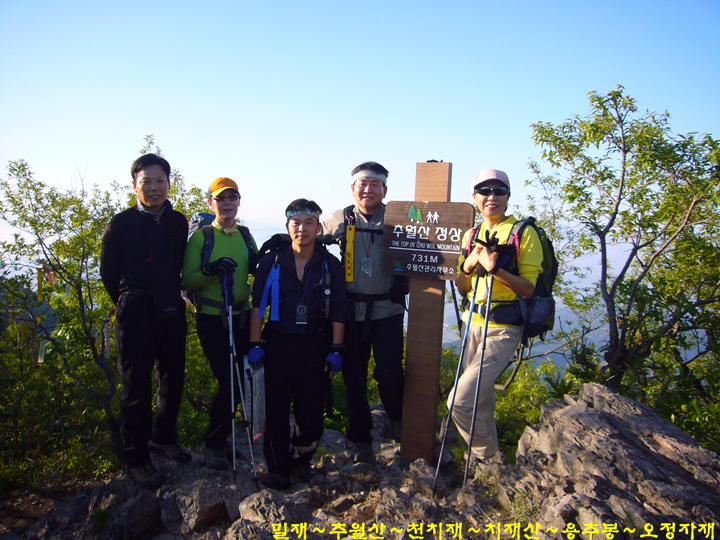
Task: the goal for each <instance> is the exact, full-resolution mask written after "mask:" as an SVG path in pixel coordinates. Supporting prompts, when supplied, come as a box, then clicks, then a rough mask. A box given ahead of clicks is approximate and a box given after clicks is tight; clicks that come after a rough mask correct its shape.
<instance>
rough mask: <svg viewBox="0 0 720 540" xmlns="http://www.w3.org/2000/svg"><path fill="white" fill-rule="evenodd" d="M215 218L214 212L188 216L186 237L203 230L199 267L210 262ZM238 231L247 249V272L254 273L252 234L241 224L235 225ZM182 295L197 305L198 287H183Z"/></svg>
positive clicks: (255, 255) (254, 253) (213, 242)
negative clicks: (189, 288)
mask: <svg viewBox="0 0 720 540" xmlns="http://www.w3.org/2000/svg"><path fill="white" fill-rule="evenodd" d="M214 220H215V214H210V213H209V212H195V213H194V214H193V215H192V218H190V225H189V227H188V238H190V237H191V236H192V235H193V233H194V232H195V231H197V230H199V229H202V232H203V245H202V249H201V250H200V268H202V267H203V266H205V265H206V264H207V263H208V262H210V254H211V253H212V250H213V245H214V244H215V231H213V227H212V222H213V221H214ZM236 227H237V229H238V231H239V232H240V234H241V235H242V237H243V240H245V245H246V246H247V249H248V274H255V270H256V268H257V263H258V254H257V251H256V248H255V242H253V239H252V236H251V235H250V229H248V228H247V227H245V226H243V225H236ZM182 296H183V298H184V299H185V300H187V301H188V302H190V303H191V304H192V305H193V306H196V307H197V305H198V303H199V302H200V289H195V290H193V291H187V290H185V289H183V291H182Z"/></svg>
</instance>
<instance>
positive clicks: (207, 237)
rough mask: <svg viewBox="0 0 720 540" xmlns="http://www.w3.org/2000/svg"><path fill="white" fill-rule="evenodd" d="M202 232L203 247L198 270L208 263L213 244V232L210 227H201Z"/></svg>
mask: <svg viewBox="0 0 720 540" xmlns="http://www.w3.org/2000/svg"><path fill="white" fill-rule="evenodd" d="M202 231H203V245H202V249H201V250H200V268H203V267H204V266H205V265H206V264H207V263H208V262H210V254H211V253H212V249H213V245H214V244H215V231H213V228H212V225H203V228H202Z"/></svg>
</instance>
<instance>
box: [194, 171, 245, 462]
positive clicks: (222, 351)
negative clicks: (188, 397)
mask: <svg viewBox="0 0 720 540" xmlns="http://www.w3.org/2000/svg"><path fill="white" fill-rule="evenodd" d="M208 206H209V207H210V209H211V210H212V211H213V213H214V214H215V219H214V221H213V222H212V225H210V226H208V227H210V229H211V230H209V231H207V233H208V234H210V233H211V234H212V243H211V248H210V250H211V251H210V252H209V253H205V254H204V253H203V248H204V246H205V245H206V236H205V235H206V231H205V230H204V229H203V228H200V229H198V230H197V231H195V232H194V233H193V234H192V235H191V236H190V238H189V240H188V245H187V249H186V250H185V259H184V262H183V286H184V287H185V289H186V290H188V291H193V290H194V291H197V292H196V293H195V299H196V309H197V314H196V316H195V321H196V325H197V332H198V337H199V338H200V344H201V345H202V348H203V352H204V353H205V356H206V357H207V359H208V363H209V364H210V369H211V370H212V372H213V375H215V378H216V379H217V382H218V390H217V393H216V394H215V396H214V397H213V399H212V402H211V404H210V423H209V425H208V429H207V431H206V432H205V436H204V439H205V466H206V467H208V468H210V469H215V470H225V469H227V468H228V466H229V464H228V460H227V457H226V449H225V445H226V441H227V438H228V435H230V433H231V431H232V419H233V414H232V411H234V410H235V409H236V407H237V403H238V402H239V397H240V388H239V386H238V381H237V378H236V377H233V378H231V377H230V366H229V358H230V343H229V339H228V331H229V330H228V328H229V326H228V322H229V321H228V320H227V310H226V307H225V295H226V294H228V295H230V296H231V297H232V298H231V304H232V329H233V338H234V340H235V348H236V350H237V353H238V358H242V354H247V351H248V342H249V326H248V324H247V315H248V311H249V309H250V303H249V302H248V298H249V297H250V287H249V285H248V274H253V273H255V262H254V261H255V258H256V255H257V247H256V245H255V241H254V240H253V239H252V236H250V233H249V231H247V229H245V231H244V232H243V231H242V226H240V225H238V224H237V213H238V208H239V206H240V192H239V190H238V185H237V183H235V181H234V180H232V179H230V178H226V177H220V178H216V179H215V180H213V181H212V182H211V183H210V189H209V190H208ZM246 238H248V239H249V240H250V242H249V243H248V242H247V241H246ZM203 259H206V260H203ZM236 360H237V358H236ZM242 369H243V368H242V366H240V371H241V372H242ZM233 385H234V388H232V386H233ZM233 396H234V397H235V403H234V404H233V405H232V406H231V404H230V402H231V400H232V397H233Z"/></svg>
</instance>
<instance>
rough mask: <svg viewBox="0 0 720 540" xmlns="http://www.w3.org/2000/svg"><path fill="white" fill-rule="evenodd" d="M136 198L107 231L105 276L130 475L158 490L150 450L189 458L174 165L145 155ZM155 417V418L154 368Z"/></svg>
mask: <svg viewBox="0 0 720 540" xmlns="http://www.w3.org/2000/svg"><path fill="white" fill-rule="evenodd" d="M130 172H131V175H132V179H133V188H134V189H135V192H136V193H137V196H138V203H137V205H136V206H133V207H132V208H128V209H127V210H125V211H123V212H120V213H119V214H116V215H115V216H113V218H112V219H111V220H110V223H108V225H107V227H106V228H105V232H104V234H103V239H102V248H101V252H100V275H101V277H102V280H103V284H104V285H105V288H106V289H107V291H108V293H109V294H110V297H111V298H112V300H113V302H115V304H116V305H117V314H116V318H115V345H116V347H117V350H118V369H119V371H120V377H121V378H122V383H123V390H122V394H121V396H120V422H121V430H122V434H123V446H124V450H125V460H126V462H125V466H126V470H127V472H128V474H129V476H130V477H131V478H132V479H133V480H135V481H136V482H137V483H138V484H139V485H140V486H142V487H144V488H147V489H155V488H157V487H158V486H160V485H161V484H162V482H163V481H164V477H163V475H162V474H161V473H160V472H158V471H157V470H155V468H154V467H153V466H152V463H151V461H150V450H153V451H156V452H161V453H164V454H165V455H166V456H167V457H168V458H170V459H172V460H174V461H177V462H180V463H187V462H189V461H190V460H191V456H190V454H189V453H188V452H187V451H185V450H184V449H183V448H182V447H181V446H180V445H179V444H178V442H177V416H178V411H179V409H180V400H181V397H182V390H183V385H184V383H185V337H186V334H187V326H186V322H185V301H184V300H183V299H182V297H181V296H180V290H181V278H180V271H181V269H182V263H183V253H184V251H185V244H186V242H187V233H188V224H187V220H186V218H185V216H184V215H183V214H181V213H180V212H177V211H175V210H173V207H172V204H170V201H169V200H167V194H168V189H169V186H170V164H169V163H168V162H167V160H165V159H164V158H162V157H159V156H157V155H155V154H145V155H143V156H141V157H139V158H138V159H137V160H135V162H134V163H133V164H132V167H131V169H130ZM153 367H155V379H156V382H157V388H158V393H157V416H156V418H155V424H154V426H153V419H152V379H151V377H152V372H153Z"/></svg>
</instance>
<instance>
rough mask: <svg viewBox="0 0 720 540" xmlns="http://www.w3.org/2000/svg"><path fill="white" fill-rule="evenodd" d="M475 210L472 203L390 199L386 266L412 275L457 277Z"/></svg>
mask: <svg viewBox="0 0 720 540" xmlns="http://www.w3.org/2000/svg"><path fill="white" fill-rule="evenodd" d="M474 212H475V211H474V208H473V206H472V205H471V204H469V203H451V202H432V201H390V202H388V203H387V207H386V208H385V226H384V229H383V235H382V236H383V269H384V270H385V271H386V272H389V273H394V274H403V275H407V276H410V277H422V278H431V279H455V277H456V274H457V266H458V260H459V258H460V254H461V252H462V250H463V246H462V237H463V233H464V232H465V231H466V230H468V229H469V228H471V227H472V226H473V221H474Z"/></svg>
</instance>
